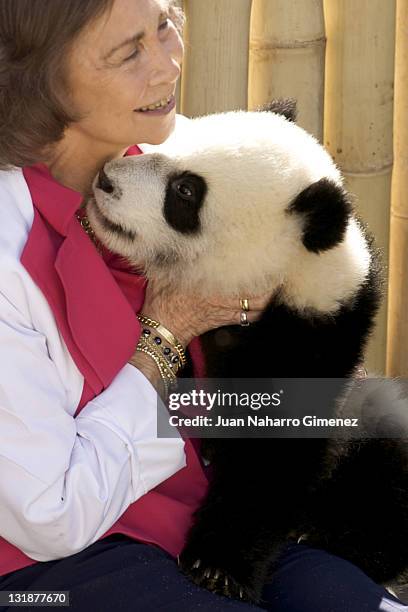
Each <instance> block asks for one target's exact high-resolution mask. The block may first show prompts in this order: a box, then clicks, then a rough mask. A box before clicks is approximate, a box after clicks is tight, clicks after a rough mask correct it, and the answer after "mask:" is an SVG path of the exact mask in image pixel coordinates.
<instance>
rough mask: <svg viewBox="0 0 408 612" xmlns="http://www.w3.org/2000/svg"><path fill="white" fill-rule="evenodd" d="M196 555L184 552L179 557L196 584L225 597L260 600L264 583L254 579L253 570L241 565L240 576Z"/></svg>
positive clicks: (250, 600) (180, 563)
mask: <svg viewBox="0 0 408 612" xmlns="http://www.w3.org/2000/svg"><path fill="white" fill-rule="evenodd" d="M196 557H197V556H195V557H191V556H190V555H189V554H185V553H183V554H182V555H181V557H180V559H179V566H180V568H181V570H182V571H183V573H184V574H186V575H187V576H188V577H189V578H190V580H192V582H194V583H195V584H196V585H198V586H200V587H202V588H205V589H208V590H209V591H212V592H213V593H217V594H218V595H223V596H224V597H230V598H232V599H240V600H242V601H248V602H253V603H257V602H258V601H259V599H260V597H261V591H262V586H263V585H262V583H261V582H260V581H258V580H255V579H254V577H253V575H252V574H253V573H252V571H250V570H249V569H248V571H247V572H245V570H244V568H243V567H241V568H240V570H241V571H240V572H239V573H240V577H238V576H237V574H236V572H235V571H234V570H233V569H231V568H230V569H226V568H224V567H217V565H220V564H219V563H218V564H217V563H214V562H212V561H210V560H209V559H208V560H206V559H205V558H196ZM244 575H245V579H244V578H243V576H244Z"/></svg>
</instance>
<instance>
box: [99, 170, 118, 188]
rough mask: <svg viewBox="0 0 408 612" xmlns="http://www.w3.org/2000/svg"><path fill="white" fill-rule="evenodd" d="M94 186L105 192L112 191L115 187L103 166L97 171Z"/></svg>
mask: <svg viewBox="0 0 408 612" xmlns="http://www.w3.org/2000/svg"><path fill="white" fill-rule="evenodd" d="M96 186H97V188H98V189H102V191H104V192H105V193H113V191H114V189H115V188H114V186H113V183H112V181H111V179H110V178H109V177H108V175H107V174H106V172H105V170H104V169H103V168H102V169H101V171H100V172H99V176H98V182H97V184H96Z"/></svg>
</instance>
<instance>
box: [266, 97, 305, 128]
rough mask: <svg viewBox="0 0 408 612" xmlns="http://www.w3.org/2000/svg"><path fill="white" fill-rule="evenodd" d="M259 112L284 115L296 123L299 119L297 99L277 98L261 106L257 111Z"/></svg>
mask: <svg viewBox="0 0 408 612" xmlns="http://www.w3.org/2000/svg"><path fill="white" fill-rule="evenodd" d="M256 110H257V111H259V112H269V113H276V114H277V115H283V116H284V117H286V119H289V121H293V123H295V121H296V118H297V108H296V100H295V98H276V99H275V100H272V101H271V102H268V103H267V104H264V105H263V106H259V107H258V108H257V109H256Z"/></svg>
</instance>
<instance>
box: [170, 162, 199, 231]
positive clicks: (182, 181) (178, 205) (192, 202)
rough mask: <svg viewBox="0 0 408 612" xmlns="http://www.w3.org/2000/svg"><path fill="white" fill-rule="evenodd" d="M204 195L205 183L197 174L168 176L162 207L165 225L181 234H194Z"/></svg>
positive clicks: (196, 229) (185, 173) (197, 225)
mask: <svg viewBox="0 0 408 612" xmlns="http://www.w3.org/2000/svg"><path fill="white" fill-rule="evenodd" d="M206 193H207V183H206V182H205V180H204V179H203V178H202V177H201V176H199V175H198V174H193V173H192V172H182V173H180V174H173V175H171V176H169V178H168V182H167V188H166V197H165V200H164V207H163V214H164V218H165V219H166V221H167V223H168V224H169V225H170V226H171V227H172V228H173V229H175V230H177V231H178V232H180V233H182V234H196V233H197V232H198V231H199V230H200V209H201V207H202V205H203V202H204V197H205V195H206Z"/></svg>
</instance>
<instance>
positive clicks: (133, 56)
mask: <svg viewBox="0 0 408 612" xmlns="http://www.w3.org/2000/svg"><path fill="white" fill-rule="evenodd" d="M138 55H139V49H135V50H134V51H133V53H132V55H129V56H128V57H127V58H126V59H124V60H123V61H124V62H128V61H130V60H132V59H135V57H137V56H138Z"/></svg>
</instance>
